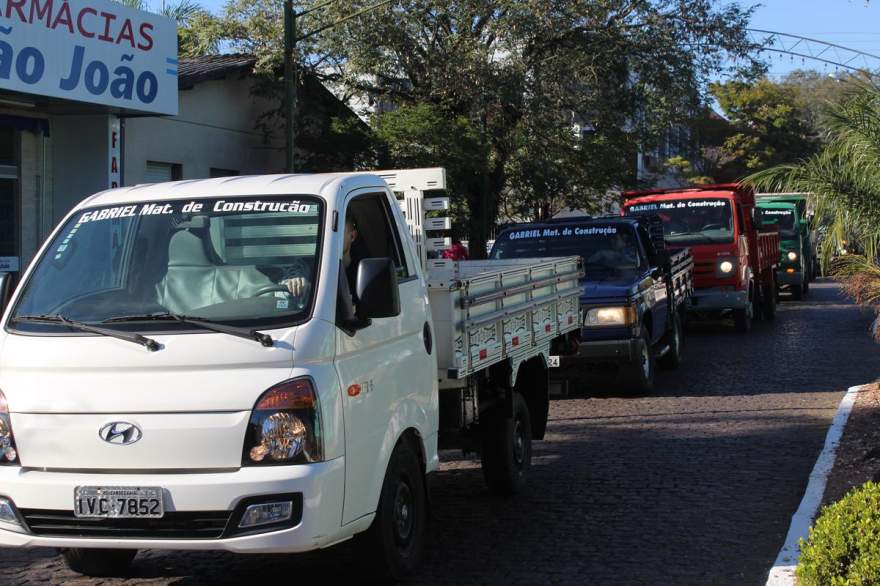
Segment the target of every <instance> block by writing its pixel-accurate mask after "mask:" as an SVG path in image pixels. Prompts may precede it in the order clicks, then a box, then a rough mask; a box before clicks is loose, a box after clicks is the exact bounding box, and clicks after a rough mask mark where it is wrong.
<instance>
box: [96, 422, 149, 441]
mask: <svg viewBox="0 0 880 586" xmlns="http://www.w3.org/2000/svg"><path fill="white" fill-rule="evenodd" d="M143 435H144V434H143V433H142V432H141V428H140V427H138V426H137V425H135V424H134V423H129V422H128V421H114V422H112V423H108V424H107V425H105V426H104V427H102V428H101V429H100V430H98V436H100V438H101V439H102V440H104V441H105V442H107V443H108V444H116V445H119V446H127V445H129V444H133V443H135V442H136V441H138V440H139V439H141V437H142V436H143Z"/></svg>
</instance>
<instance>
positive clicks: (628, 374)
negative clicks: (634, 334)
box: [620, 330, 654, 394]
mask: <svg viewBox="0 0 880 586" xmlns="http://www.w3.org/2000/svg"><path fill="white" fill-rule="evenodd" d="M641 342H642V343H641V345H640V348H639V355H638V356H637V357H636V359H635V360H634V361H632V362H626V363H624V364H623V365H621V367H620V373H621V382H622V384H623V387H624V389H625V390H627V391H630V392H632V393H636V394H643V393H648V392H650V391H651V390H652V389H653V388H654V348H653V347H652V346H651V336H650V335H649V334H648V331H647V330H642V335H641Z"/></svg>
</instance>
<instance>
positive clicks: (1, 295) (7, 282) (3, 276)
mask: <svg viewBox="0 0 880 586" xmlns="http://www.w3.org/2000/svg"><path fill="white" fill-rule="evenodd" d="M11 297H12V273H0V315H3V312H4V311H5V310H6V305H7V304H8V303H9V299H10V298H11Z"/></svg>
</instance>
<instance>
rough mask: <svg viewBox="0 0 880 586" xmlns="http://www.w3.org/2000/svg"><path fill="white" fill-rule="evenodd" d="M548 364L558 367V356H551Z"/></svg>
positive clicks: (551, 366)
mask: <svg viewBox="0 0 880 586" xmlns="http://www.w3.org/2000/svg"><path fill="white" fill-rule="evenodd" d="M548 366H549V367H550V368H559V356H551V357H550V360H549V364H548Z"/></svg>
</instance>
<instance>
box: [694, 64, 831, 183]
mask: <svg viewBox="0 0 880 586" xmlns="http://www.w3.org/2000/svg"><path fill="white" fill-rule="evenodd" d="M711 87H712V94H713V95H714V96H715V98H716V99H717V100H718V103H719V105H720V106H721V108H722V109H723V110H724V113H725V115H726V116H727V118H728V120H729V122H730V125H731V128H732V133H731V134H730V135H729V136H728V137H727V138H726V139H725V140H724V142H723V145H722V151H723V152H724V154H725V155H726V156H727V157H728V158H729V159H730V161H729V162H728V163H727V164H726V166H725V168H724V169H723V171H722V172H723V173H725V174H726V175H728V176H730V177H733V178H739V177H742V176H743V175H746V174H747V173H750V172H755V171H758V170H760V169H764V168H766V167H769V166H772V165H779V164H782V163H789V162H796V161H799V160H801V159H804V158H806V157H808V156H810V155H811V154H813V153H814V152H815V151H816V148H817V147H818V144H819V141H818V136H817V135H816V132H815V129H814V127H813V126H812V125H811V124H810V122H809V119H810V113H809V111H808V109H807V106H806V104H805V103H804V101H803V100H802V99H801V96H800V92H799V91H798V90H797V88H795V87H792V86H791V85H788V84H778V83H773V82H772V81H770V80H768V79H766V78H762V79H759V80H757V81H756V82H754V83H751V82H748V81H742V80H733V81H728V82H725V83H715V84H712V86H711Z"/></svg>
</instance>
